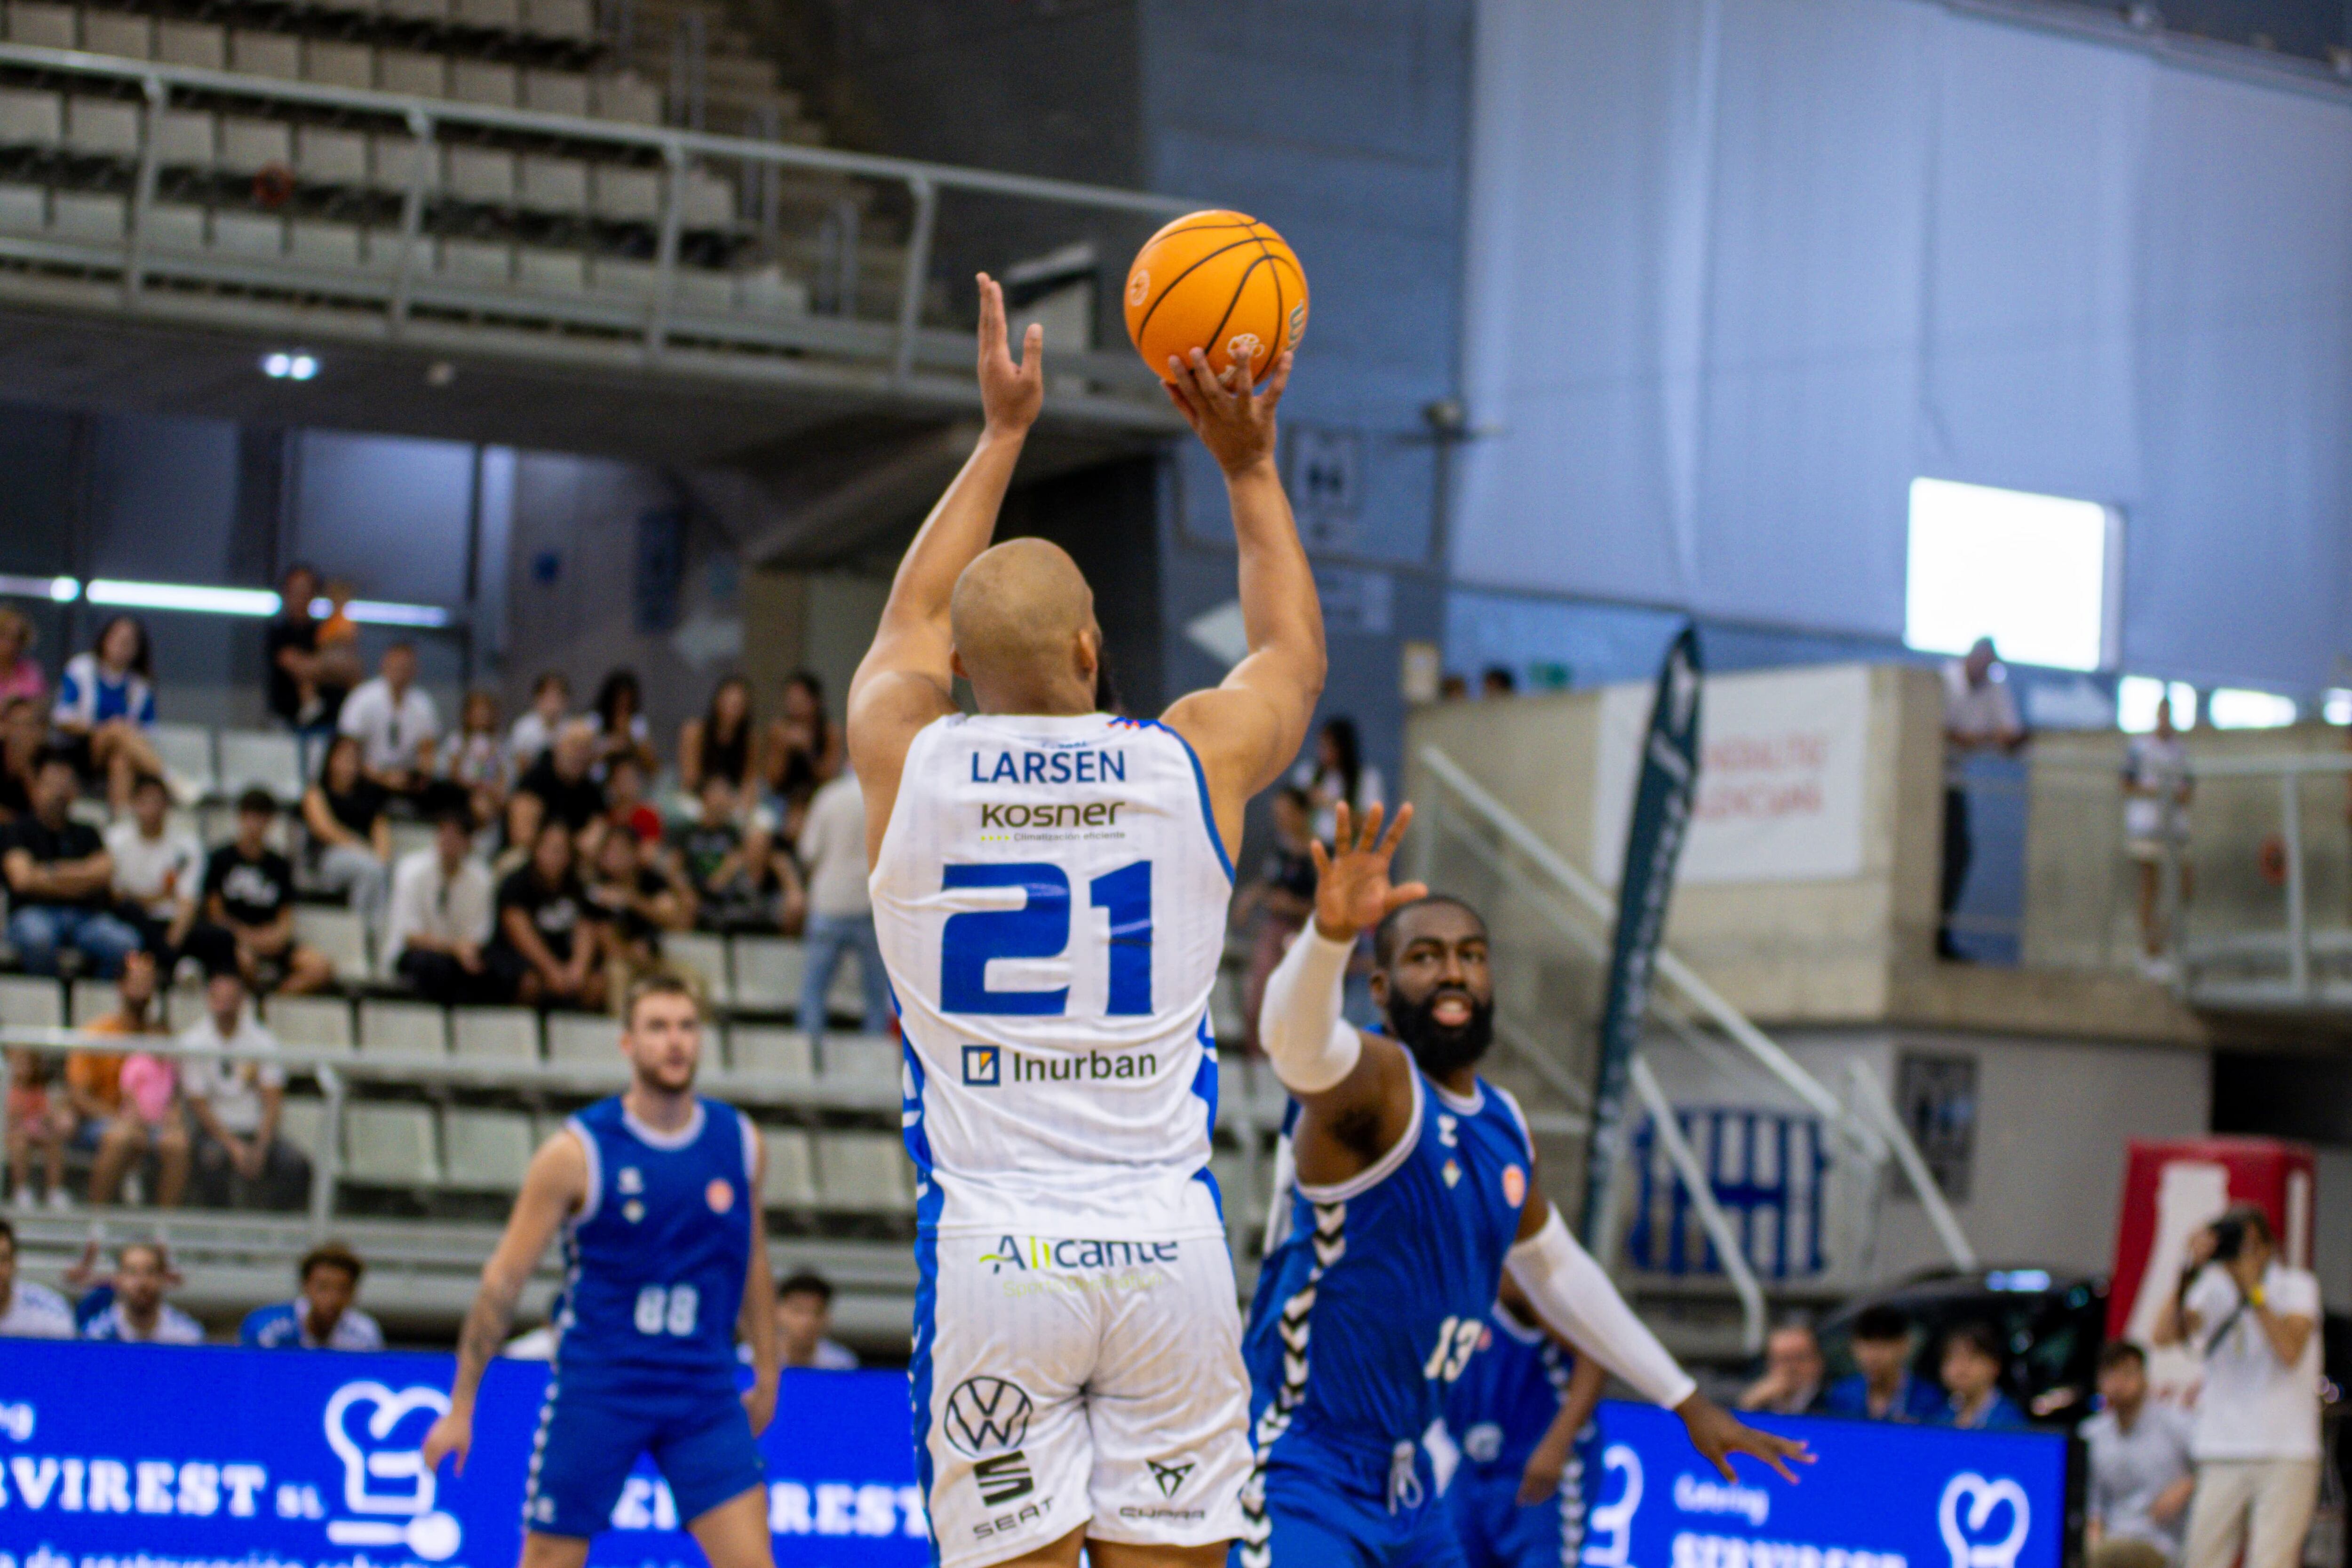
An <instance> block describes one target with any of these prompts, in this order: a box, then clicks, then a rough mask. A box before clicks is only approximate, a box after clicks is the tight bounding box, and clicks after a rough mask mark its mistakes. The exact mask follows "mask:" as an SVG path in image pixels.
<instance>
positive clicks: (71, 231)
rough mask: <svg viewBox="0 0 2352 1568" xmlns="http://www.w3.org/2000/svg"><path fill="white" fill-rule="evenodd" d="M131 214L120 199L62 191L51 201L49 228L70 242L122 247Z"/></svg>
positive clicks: (51, 198) (50, 199)
mask: <svg viewBox="0 0 2352 1568" xmlns="http://www.w3.org/2000/svg"><path fill="white" fill-rule="evenodd" d="M129 212H130V207H129V205H128V204H127V203H126V202H125V201H124V200H123V198H122V197H121V196H109V195H94V194H90V193H88V192H81V191H59V192H58V193H56V194H55V195H52V196H51V197H50V198H49V226H50V227H51V228H53V229H55V230H57V232H58V234H59V235H60V236H62V237H65V238H68V239H94V240H100V241H102V242H104V243H106V244H109V245H114V244H120V243H121V239H122V234H123V229H124V227H125V226H126V223H127V216H128V214H129Z"/></svg>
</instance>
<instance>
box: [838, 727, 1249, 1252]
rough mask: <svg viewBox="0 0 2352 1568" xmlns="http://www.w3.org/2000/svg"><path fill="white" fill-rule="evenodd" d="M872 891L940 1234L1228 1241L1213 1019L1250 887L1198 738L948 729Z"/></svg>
mask: <svg viewBox="0 0 2352 1568" xmlns="http://www.w3.org/2000/svg"><path fill="white" fill-rule="evenodd" d="M869 885H870V887H871V889H872V892H873V899H874V923H875V929H876V934H877V937H878V938H879V940H880V942H881V948H882V956H883V959H884V962H885V963H886V964H887V967H888V969H889V972H890V984H891V987H892V991H893V994H894V996H895V999H896V1001H897V1004H898V1017H899V1025H900V1027H901V1029H902V1031H903V1032H904V1035H905V1037H906V1063H905V1106H904V1121H905V1124H906V1135H907V1148H908V1152H909V1153H910V1154H911V1155H912V1156H913V1157H914V1161H915V1165H916V1169H917V1171H918V1172H919V1175H920V1178H921V1180H920V1182H919V1185H918V1189H917V1190H918V1210H917V1212H918V1217H919V1221H920V1223H921V1224H922V1225H923V1226H925V1227H927V1228H930V1229H934V1230H938V1231H940V1232H955V1231H991V1232H998V1233H1003V1234H1016V1233H1028V1234H1033V1235H1045V1236H1060V1237H1069V1236H1087V1235H1109V1236H1118V1235H1119V1234H1121V1233H1122V1232H1124V1233H1127V1234H1130V1235H1139V1234H1144V1233H1147V1232H1148V1233H1149V1234H1151V1235H1155V1236H1161V1237H1177V1236H1187V1235H1201V1236H1220V1235H1222V1234H1223V1224H1222V1221H1221V1219H1220V1216H1219V1209H1218V1204H1217V1197H1216V1188H1215V1185H1214V1184H1213V1182H1211V1181H1210V1179H1209V1175H1208V1163H1209V1129H1210V1127H1211V1125H1212V1123H1213V1121H1214V1120H1215V1117H1216V1095H1217V1062H1216V1042H1215V1039H1214V1037H1213V1036H1212V1035H1211V1034H1210V1031H1209V1018H1208V1015H1209V993H1210V989H1211V987H1212V986H1213V984H1214V983H1215V981H1216V975H1217V963H1218V960H1219V958H1220V956H1221V955H1222V953H1223V948H1224V935H1225V919H1226V907H1227V905H1228V903H1229V902H1230V901H1231V899H1232V896H1233V865H1232V862H1231V861H1230V860H1228V859H1227V858H1226V855H1225V850H1224V846H1223V842H1222V841H1221V840H1220V838H1219V837H1218V834H1217V826H1216V818H1215V816H1214V815H1213V812H1212V810H1211V807H1210V803H1209V793H1208V784H1207V781H1206V780H1205V778H1204V777H1203V776H1202V772H1201V765H1200V762H1199V760H1198V759H1197V758H1196V757H1195V756H1194V755H1193V754H1192V747H1191V746H1190V745H1189V744H1188V743H1186V742H1185V741H1184V739H1183V737H1182V736H1181V735H1179V734H1177V733H1176V732H1175V731H1173V730H1171V729H1169V728H1168V727H1167V726H1166V725H1164V724H1160V723H1158V722H1154V721H1137V720H1129V719H1115V718H1111V717H1108V715H1104V714H1098V713H1097V714H1084V715H1074V716H1066V717H1064V716H1051V717H1048V716H1035V715H981V716H978V717H968V716H963V715H952V716H950V717H948V718H945V719H941V720H939V721H936V722H934V723H932V724H930V725H929V726H927V727H926V728H924V729H923V730H922V731H921V732H920V733H919V734H918V735H917V736H916V737H915V740H914V743H913V744H912V745H910V746H909V747H908V751H907V763H906V771H905V773H903V774H902V775H901V777H900V781H899V785H898V801H897V804H896V805H895V806H894V807H893V809H892V811H891V815H890V822H889V826H888V827H887V829H886V830H885V832H884V834H883V837H882V847H881V852H880V853H879V854H878V855H877V857H876V859H875V865H874V872H873V877H872V879H871V882H870V884H869ZM1097 1221H1098V1222H1101V1224H1102V1225H1103V1226H1118V1229H1116V1230H1107V1229H1102V1228H1097V1226H1096V1225H1095V1223H1094V1222H1097Z"/></svg>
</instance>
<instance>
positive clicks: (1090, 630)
mask: <svg viewBox="0 0 2352 1568" xmlns="http://www.w3.org/2000/svg"><path fill="white" fill-rule="evenodd" d="M948 619H949V632H950V637H952V638H953V640H954V643H955V668H956V673H958V674H959V675H961V676H962V677H963V678H964V679H967V680H969V681H971V689H972V692H973V694H974V695H975V696H977V697H978V698H979V699H980V706H981V709H982V711H983V712H995V713H1086V712H1091V711H1092V710H1093V709H1094V692H1095V667H1096V664H1097V662H1098V661H1099V658H1100V656H1101V648H1102V631H1101V628H1100V627H1099V626H1097V625H1096V623H1095V595H1094V590H1093V589H1091V588H1089V587H1087V579H1086V575H1085V574H1083V573H1081V572H1080V571H1079V570H1078V563H1076V562H1075V561H1073V560H1071V559H1070V556H1069V552H1067V551H1066V550H1064V549H1063V548H1062V547H1061V546H1060V545H1058V544H1051V543H1048V542H1045V540H1042V539H1008V540H1006V541H1005V542H1003V543H1002V544H999V545H997V546H995V547H994V548H992V549H990V550H986V551H983V552H982V553H981V555H980V557H979V558H978V559H977V560H975V561H973V562H972V563H971V565H969V566H967V567H965V568H964V569H963V574H962V575H961V576H960V577H958V578H957V579H956V585H955V596H954V597H953V598H952V599H950V601H949V604H948Z"/></svg>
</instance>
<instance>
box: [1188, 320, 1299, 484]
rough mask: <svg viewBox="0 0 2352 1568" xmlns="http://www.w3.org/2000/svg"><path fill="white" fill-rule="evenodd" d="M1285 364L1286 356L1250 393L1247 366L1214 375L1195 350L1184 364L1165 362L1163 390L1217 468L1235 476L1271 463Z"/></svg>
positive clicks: (1236, 363)
mask: <svg viewBox="0 0 2352 1568" xmlns="http://www.w3.org/2000/svg"><path fill="white" fill-rule="evenodd" d="M1290 363H1291V355H1290V353H1289V352H1288V351H1285V352H1284V353H1283V354H1282V357H1280V358H1279V359H1277V360H1276V361H1275V362H1274V374H1271V375H1269V376H1267V377H1266V378H1265V388H1264V389H1263V390H1253V389H1252V387H1251V385H1250V367H1249V362H1248V361H1247V360H1238V359H1237V360H1235V361H1234V363H1233V364H1232V365H1231V366H1230V367H1229V368H1228V369H1227V370H1226V371H1225V374H1223V375H1217V374H1213V373H1212V372H1211V371H1210V369H1209V356H1208V355H1207V354H1205V353H1202V352H1201V351H1200V350H1199V349H1194V350H1193V351H1192V358H1191V359H1190V360H1189V361H1188V360H1180V359H1177V358H1175V357H1174V356H1173V355H1171V356H1170V358H1169V361H1168V380H1167V381H1166V383H1164V384H1165V385H1166V386H1167V388H1168V397H1169V400H1170V401H1171V402H1172V403H1174V404H1175V405H1176V406H1177V408H1178V409H1180V410H1181V412H1182V413H1183V416H1184V419H1185V422H1186V423H1188V424H1189V425H1191V426H1192V433H1193V434H1194V435H1196V436H1198V437H1201V444H1202V446H1204V447H1208V448H1209V455H1210V456H1211V457H1213V458H1216V459H1217V466H1218V467H1219V468H1223V469H1224V471H1225V472H1226V473H1228V474H1238V473H1240V472H1242V471H1243V470H1244V469H1245V468H1255V467H1256V466H1257V465H1258V464H1260V463H1264V462H1270V461H1271V460H1272V459H1273V458H1274V411H1275V408H1276V405H1278V404H1280V403H1281V402H1282V389H1283V388H1284V387H1286V386H1288V385H1289V384H1290Z"/></svg>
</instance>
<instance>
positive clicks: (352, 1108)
mask: <svg viewBox="0 0 2352 1568" xmlns="http://www.w3.org/2000/svg"><path fill="white" fill-rule="evenodd" d="M437 1143H438V1140H437V1139H436V1138H435V1137H434V1133H433V1112H432V1110H430V1109H429V1108H427V1107H425V1106H422V1105H348V1106H345V1107H344V1108H343V1175H344V1176H345V1177H346V1178H347V1179H348V1180H351V1181H354V1182H366V1183H369V1184H373V1185H377V1186H401V1187H414V1186H434V1185H437V1184H439V1182H440V1180H441V1155H440V1150H439V1149H438V1148H437V1147H436V1145H437Z"/></svg>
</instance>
